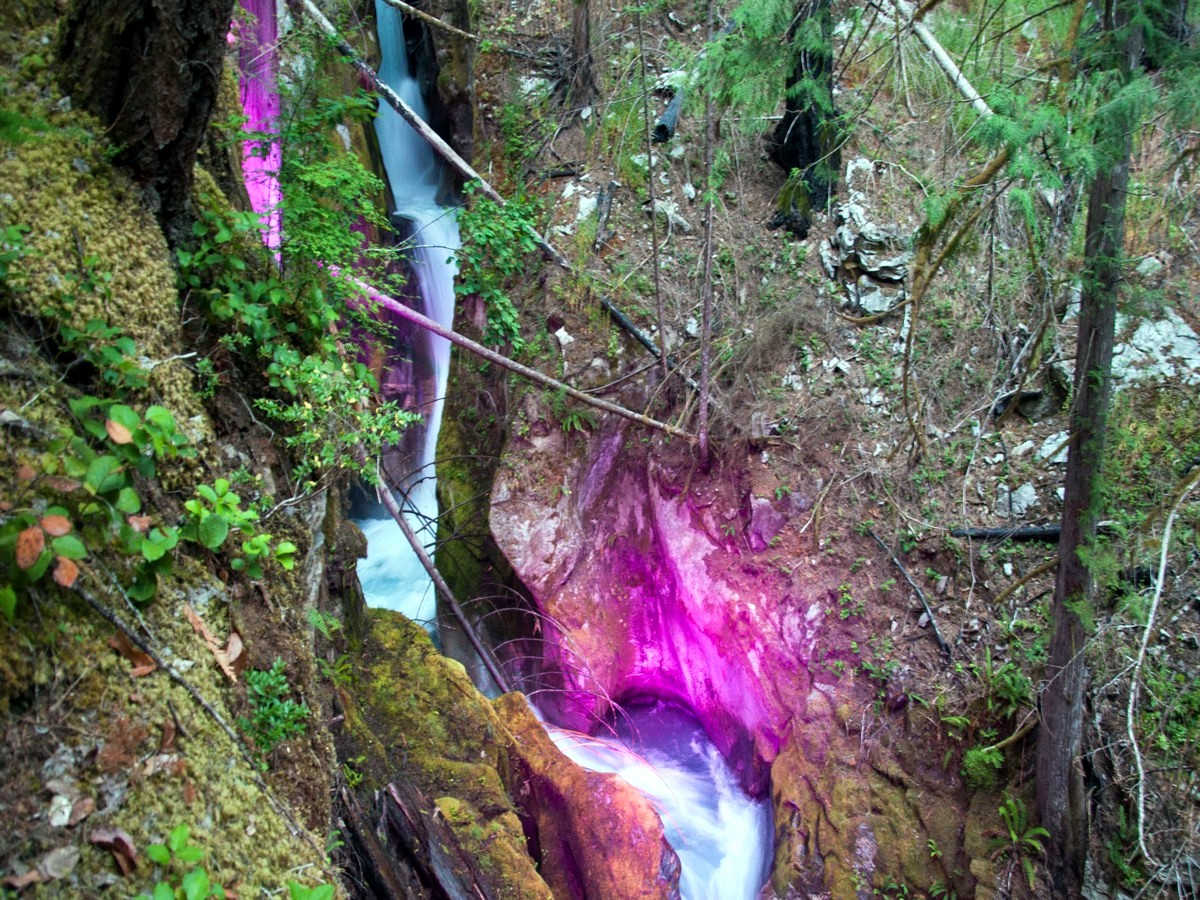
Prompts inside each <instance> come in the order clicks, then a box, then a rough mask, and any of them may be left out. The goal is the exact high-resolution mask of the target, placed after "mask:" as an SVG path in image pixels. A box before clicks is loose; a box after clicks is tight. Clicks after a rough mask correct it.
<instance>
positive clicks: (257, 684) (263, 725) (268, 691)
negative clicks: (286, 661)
mask: <svg viewBox="0 0 1200 900" xmlns="http://www.w3.org/2000/svg"><path fill="white" fill-rule="evenodd" d="M290 693H291V685H289V684H288V680H287V676H286V675H285V674H284V671H283V660H282V659H276V660H275V662H274V663H273V664H272V666H271V668H270V669H266V670H263V669H252V670H250V671H249V672H247V673H246V697H247V700H248V701H249V703H250V715H249V716H247V717H242V718H239V719H238V727H240V728H241V729H242V731H244V732H245V733H246V734H247V735H248V736H249V738H250V739H251V740H252V741H253V742H254V745H255V746H256V747H257V748H258V752H259V755H260V758H262V759H263V760H264V763H263V765H264V767H265V758H266V757H267V756H268V755H269V754H270V753H271V752H272V751H274V750H275V748H276V747H278V746H279V745H280V744H281V743H283V742H284V741H286V740H289V739H291V738H294V737H299V736H300V735H302V734H304V732H305V728H306V725H305V723H306V721H307V720H308V718H309V716H310V715H312V712H311V710H309V708H308V706H306V705H305V704H303V703H297V702H296V701H295V700H293V699H291V697H289V696H288V695H289V694H290Z"/></svg>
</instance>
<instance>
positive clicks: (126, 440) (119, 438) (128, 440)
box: [104, 419, 133, 444]
mask: <svg viewBox="0 0 1200 900" xmlns="http://www.w3.org/2000/svg"><path fill="white" fill-rule="evenodd" d="M104 430H105V431H107V432H108V436H109V438H110V439H111V440H112V442H113V443H114V444H132V443H133V432H132V431H130V430H129V429H128V428H126V427H125V426H124V425H122V424H121V423H120V422H117V421H114V420H113V419H105V420H104Z"/></svg>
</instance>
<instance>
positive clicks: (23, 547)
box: [15, 525, 46, 569]
mask: <svg viewBox="0 0 1200 900" xmlns="http://www.w3.org/2000/svg"><path fill="white" fill-rule="evenodd" d="M45 549H46V535H45V533H44V532H43V531H42V529H40V528H38V527H37V526H36V525H34V526H31V527H30V528H26V529H25V530H24V531H22V532H21V533H20V534H18V535H17V552H16V554H15V558H16V563H17V568H18V569H31V568H33V565H34V563H36V562H37V561H38V559H39V558H40V557H41V555H42V551H43V550H45Z"/></svg>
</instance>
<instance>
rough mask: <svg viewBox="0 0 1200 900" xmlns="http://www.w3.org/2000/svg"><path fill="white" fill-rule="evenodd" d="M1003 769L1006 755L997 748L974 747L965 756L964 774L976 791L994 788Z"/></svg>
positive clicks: (969, 785)
mask: <svg viewBox="0 0 1200 900" xmlns="http://www.w3.org/2000/svg"><path fill="white" fill-rule="evenodd" d="M1003 768H1004V754H1003V753H1002V752H1001V751H1000V750H997V749H996V748H995V747H972V748H971V749H969V750H968V751H967V752H966V753H964V754H963V763H962V774H963V777H964V778H965V779H966V781H967V786H968V787H970V788H972V789H974V790H981V789H989V788H994V787H995V786H996V785H997V784H998V783H999V782H1000V772H1001V770H1002V769H1003Z"/></svg>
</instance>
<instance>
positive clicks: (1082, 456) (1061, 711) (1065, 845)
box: [1037, 10, 1140, 897]
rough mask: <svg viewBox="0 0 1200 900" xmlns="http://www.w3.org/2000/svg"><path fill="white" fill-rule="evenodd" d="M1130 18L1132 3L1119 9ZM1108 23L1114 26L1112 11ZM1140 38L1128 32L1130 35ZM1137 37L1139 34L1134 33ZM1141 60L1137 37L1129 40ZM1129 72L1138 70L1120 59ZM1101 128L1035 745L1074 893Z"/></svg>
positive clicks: (1098, 381) (1109, 220) (1108, 259)
mask: <svg viewBox="0 0 1200 900" xmlns="http://www.w3.org/2000/svg"><path fill="white" fill-rule="evenodd" d="M1122 13H1124V16H1123V18H1124V20H1125V21H1128V20H1129V18H1130V17H1129V15H1128V13H1129V10H1122ZM1106 18H1108V19H1109V21H1107V22H1106V23H1105V24H1106V26H1107V28H1108V30H1109V31H1110V32H1115V31H1116V29H1117V23H1116V21H1115V18H1116V17H1115V16H1106ZM1135 42H1136V39H1131V40H1130V41H1129V43H1130V44H1132V43H1135ZM1137 43H1139V44H1140V42H1137ZM1126 50H1127V51H1129V52H1130V53H1133V54H1134V55H1133V56H1132V57H1130V58H1132V59H1136V56H1137V55H1138V54H1140V46H1138V47H1137V48H1134V47H1132V46H1128V45H1127V46H1126ZM1123 63H1124V66H1123V67H1124V71H1125V72H1126V73H1128V72H1129V71H1130V70H1131V69H1132V65H1131V64H1130V63H1129V59H1126V60H1123ZM1112 124H1115V125H1116V126H1117V129H1118V130H1117V131H1114V130H1113V129H1107V128H1104V127H1097V133H1096V139H1095V142H1096V145H1097V151H1098V153H1099V154H1100V156H1101V158H1102V159H1107V160H1108V164H1107V165H1106V166H1105V168H1104V169H1103V170H1102V171H1101V174H1100V175H1098V176H1097V178H1096V180H1095V182H1094V183H1093V184H1092V188H1091V193H1090V195H1089V198H1088V217H1087V239H1086V242H1085V246H1084V272H1083V291H1082V295H1081V299H1080V312H1079V334H1078V337H1077V338H1076V344H1075V348H1076V349H1075V398H1074V404H1073V406H1072V409H1071V440H1070V444H1069V449H1068V456H1067V474H1066V495H1065V497H1064V500H1063V519H1062V536H1061V538H1060V539H1059V545H1058V558H1059V565H1058V581H1057V584H1056V587H1055V592H1054V607H1053V634H1052V636H1051V639H1050V659H1049V662H1048V664H1047V676H1048V682H1047V685H1046V688H1045V690H1044V691H1043V692H1042V710H1041V722H1042V728H1041V733H1040V735H1039V737H1038V750H1037V806H1038V815H1039V817H1040V819H1041V823H1042V825H1043V827H1045V828H1046V829H1047V830H1048V831H1049V832H1050V837H1049V839H1048V841H1047V845H1048V846H1047V854H1046V863H1047V867H1048V869H1049V873H1050V880H1051V884H1052V887H1053V892H1054V896H1056V897H1078V896H1080V894H1081V890H1082V886H1083V869H1084V863H1085V862H1086V860H1087V835H1088V822H1087V812H1088V810H1087V802H1086V796H1085V793H1084V785H1083V768H1082V763H1081V758H1080V751H1081V745H1082V737H1083V694H1084V685H1085V682H1086V680H1087V671H1086V667H1085V665H1084V656H1083V653H1084V644H1085V641H1086V635H1085V628H1084V623H1083V619H1082V618H1081V616H1080V612H1081V611H1082V610H1081V607H1082V606H1084V605H1086V604H1089V603H1090V602H1091V594H1092V586H1093V585H1092V576H1091V571H1090V569H1089V567H1088V563H1087V560H1086V558H1085V557H1084V556H1082V555H1081V551H1086V550H1088V549H1089V548H1090V547H1091V546H1092V545H1093V544H1094V542H1095V538H1096V525H1097V522H1098V521H1099V518H1100V502H1101V478H1102V466H1103V462H1104V439H1105V428H1106V425H1107V420H1108V410H1109V400H1110V396H1111V372H1112V356H1113V337H1114V332H1115V329H1116V316H1117V296H1118V292H1119V287H1120V280H1121V251H1122V248H1123V246H1124V229H1125V199H1126V194H1127V190H1128V186H1129V159H1130V155H1131V151H1132V141H1133V134H1132V127H1131V125H1130V124H1129V123H1112Z"/></svg>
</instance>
